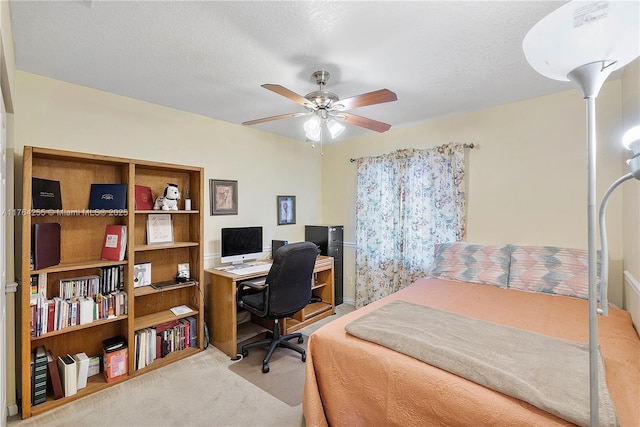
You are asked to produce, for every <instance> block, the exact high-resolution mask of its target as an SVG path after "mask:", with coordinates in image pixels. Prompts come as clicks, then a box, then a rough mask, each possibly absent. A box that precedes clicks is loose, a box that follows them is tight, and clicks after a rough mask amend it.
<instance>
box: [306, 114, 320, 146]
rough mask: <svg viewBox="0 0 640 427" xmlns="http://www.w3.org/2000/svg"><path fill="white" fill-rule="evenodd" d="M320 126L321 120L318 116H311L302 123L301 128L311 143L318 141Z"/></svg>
mask: <svg viewBox="0 0 640 427" xmlns="http://www.w3.org/2000/svg"><path fill="white" fill-rule="evenodd" d="M321 126H322V119H320V117H318V116H315V115H314V116H313V117H311V118H310V119H309V120H307V121H306V122H304V125H303V128H304V131H305V133H306V137H307V138H308V139H310V140H312V141H319V140H320V127H321Z"/></svg>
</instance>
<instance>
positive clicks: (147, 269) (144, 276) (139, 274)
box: [133, 262, 151, 288]
mask: <svg viewBox="0 0 640 427" xmlns="http://www.w3.org/2000/svg"><path fill="white" fill-rule="evenodd" d="M149 285H151V263H150V262H145V263H141V264H134V266H133V287H134V288H141V287H142V286H149Z"/></svg>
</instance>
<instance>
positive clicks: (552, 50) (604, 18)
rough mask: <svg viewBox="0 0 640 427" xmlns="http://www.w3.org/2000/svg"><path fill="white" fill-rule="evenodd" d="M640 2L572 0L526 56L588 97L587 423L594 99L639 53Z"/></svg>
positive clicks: (592, 370)
mask: <svg viewBox="0 0 640 427" xmlns="http://www.w3.org/2000/svg"><path fill="white" fill-rule="evenodd" d="M639 12H640V2H637V1H576V0H574V1H571V2H569V3H567V4H565V5H563V6H561V7H560V8H558V9H556V10H555V11H553V12H551V13H550V14H549V15H547V16H546V17H544V18H543V19H542V20H540V22H538V23H537V24H536V25H534V26H533V28H531V30H529V32H528V33H527V35H526V36H525V38H524V40H523V42H522V48H523V50H524V54H525V57H526V59H527V61H528V62H529V64H530V65H531V66H532V67H533V68H534V69H535V70H536V71H537V72H538V73H540V74H542V75H543V76H545V77H549V78H551V79H554V80H561V81H572V82H574V83H575V84H576V85H577V86H578V88H579V89H580V91H581V93H582V95H583V97H584V99H585V100H586V115H587V225H588V230H587V233H588V264H589V404H590V423H591V426H592V427H596V426H597V425H598V419H599V408H598V319H597V316H598V309H597V278H596V274H597V248H596V236H597V234H596V233H597V227H596V219H597V218H596V191H595V188H596V179H595V178H596V109H595V99H596V97H597V96H598V93H599V92H600V88H601V87H602V85H603V83H604V82H605V81H606V80H607V78H608V77H609V75H610V74H611V73H612V72H613V71H615V70H617V69H620V68H622V67H624V66H625V65H627V64H628V63H629V62H631V61H633V60H634V59H635V58H637V57H638V56H639V55H640V43H639V42H638V40H639V37H640V29H639V27H640V22H639V20H638V16H640V15H639Z"/></svg>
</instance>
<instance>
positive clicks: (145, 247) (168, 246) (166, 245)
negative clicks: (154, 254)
mask: <svg viewBox="0 0 640 427" xmlns="http://www.w3.org/2000/svg"><path fill="white" fill-rule="evenodd" d="M198 245H199V243H198V242H173V243H156V244H153V245H136V247H135V249H134V250H135V251H136V252H142V251H158V250H164V249H173V248H189V247H192V246H198Z"/></svg>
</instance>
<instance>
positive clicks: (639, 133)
mask: <svg viewBox="0 0 640 427" xmlns="http://www.w3.org/2000/svg"><path fill="white" fill-rule="evenodd" d="M622 145H624V146H625V148H626V149H627V150H631V151H633V154H634V155H635V156H637V155H638V154H640V125H638V126H634V127H632V128H631V129H629V130H628V131H626V132H625V134H624V136H623V137H622Z"/></svg>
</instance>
